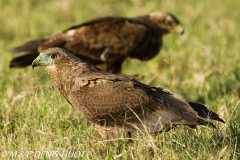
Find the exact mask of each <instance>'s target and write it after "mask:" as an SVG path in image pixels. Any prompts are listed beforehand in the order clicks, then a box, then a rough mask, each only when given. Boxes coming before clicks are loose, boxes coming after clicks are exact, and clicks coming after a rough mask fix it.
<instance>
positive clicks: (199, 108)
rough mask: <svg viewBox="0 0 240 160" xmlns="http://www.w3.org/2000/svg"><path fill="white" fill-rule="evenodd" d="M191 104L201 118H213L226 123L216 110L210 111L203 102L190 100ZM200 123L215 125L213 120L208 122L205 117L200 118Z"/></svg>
mask: <svg viewBox="0 0 240 160" xmlns="http://www.w3.org/2000/svg"><path fill="white" fill-rule="evenodd" d="M189 105H190V106H191V107H192V108H193V109H194V110H195V111H196V112H197V113H198V116H199V117H201V118H204V119H205V118H209V119H212V120H216V121H219V122H222V123H225V122H224V120H222V119H221V118H220V117H219V115H217V114H216V113H215V112H213V111H210V110H208V109H207V107H205V106H204V105H202V104H198V103H194V102H189ZM199 123H200V124H203V125H210V126H214V125H213V124H212V123H211V122H207V121H205V120H203V119H199Z"/></svg>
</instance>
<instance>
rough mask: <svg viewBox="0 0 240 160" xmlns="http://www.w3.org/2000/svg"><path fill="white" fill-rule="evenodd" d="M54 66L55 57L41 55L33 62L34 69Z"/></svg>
mask: <svg viewBox="0 0 240 160" xmlns="http://www.w3.org/2000/svg"><path fill="white" fill-rule="evenodd" d="M51 64H53V55H52V54H47V55H40V56H38V57H37V58H36V59H34V61H33V62H32V68H33V69H34V67H37V66H47V65H51Z"/></svg>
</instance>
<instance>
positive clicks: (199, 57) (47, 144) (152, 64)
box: [0, 0, 240, 160]
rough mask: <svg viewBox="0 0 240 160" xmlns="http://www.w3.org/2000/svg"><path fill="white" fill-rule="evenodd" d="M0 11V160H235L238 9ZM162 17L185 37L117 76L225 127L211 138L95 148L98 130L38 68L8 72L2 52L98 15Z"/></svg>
mask: <svg viewBox="0 0 240 160" xmlns="http://www.w3.org/2000/svg"><path fill="white" fill-rule="evenodd" d="M0 8H1V10H0V26H1V28H0V51H1V58H0V144H1V145H0V159H1V158H4V156H5V155H3V153H4V154H5V151H9V152H10V151H18V153H19V152H21V151H24V152H25V153H26V152H28V151H32V152H31V154H30V157H31V158H34V154H35V156H39V157H41V156H40V155H39V154H37V155H36V151H59V152H62V151H80V152H81V155H79V152H77V153H76V155H75V156H76V157H78V158H82V159H86V158H88V159H224V160H225V159H239V158H240V149H239V148H240V113H239V110H240V105H239V102H240V101H239V96H240V83H239V79H240V59H239V51H240V44H239V42H240V36H239V35H240V17H239V2H238V1H237V0H228V1H224V2H223V1H222V2H220V1H219V0H211V1H192V0H185V1H179V0H171V1H164V2H163V1H156V0H153V1H151V2H150V1H147V0H131V1H129V0H123V1H121V2H120V1H119V2H117V1H111V0H102V1H101V2H100V1H89V0H81V1H79V0H69V1H67V0H52V1H42V0H29V1H22V0H1V1H0ZM159 10H164V11H168V12H171V13H173V14H174V15H176V16H177V17H178V18H179V19H180V20H181V22H182V24H183V25H184V26H185V29H186V32H185V34H184V35H183V36H181V37H180V36H177V35H169V36H167V37H165V39H164V42H165V43H164V47H163V49H162V51H161V54H159V55H158V56H157V57H156V58H154V59H153V60H151V61H148V62H139V61H137V60H129V59H128V60H126V62H125V63H124V69H123V71H124V73H126V74H136V73H140V74H143V75H144V76H145V78H144V79H143V80H142V82H144V83H147V84H150V85H153V86H162V87H165V88H168V89H170V90H171V91H173V93H175V94H176V95H177V96H178V97H181V98H183V99H185V100H187V101H196V102H200V103H203V104H205V105H206V106H208V107H209V108H210V109H212V110H214V111H216V112H217V113H219V115H220V116H221V117H222V118H223V119H225V120H226V124H225V125H222V124H216V125H217V129H215V130H214V129H209V128H206V127H198V128H197V129H195V130H192V129H190V128H188V127H179V128H176V129H174V130H172V131H170V132H168V133H163V134H160V135H157V136H149V135H138V136H136V137H135V138H134V139H133V142H132V143H126V142H124V141H121V140H116V141H113V142H111V141H107V140H106V141H101V142H99V141H95V140H94V135H95V132H96V130H95V126H94V125H92V124H90V123H88V122H87V121H86V120H85V119H83V118H82V117H81V115H80V114H79V113H78V112H77V111H75V110H74V109H73V108H72V107H70V106H69V105H68V103H67V102H66V101H65V99H64V98H63V97H62V96H61V95H60V93H59V92H58V91H57V90H56V89H55V88H54V87H53V85H52V82H51V80H50V78H49V77H48V75H47V74H46V73H45V71H44V70H43V69H41V68H37V69H35V70H34V71H33V70H32V69H31V68H30V67H28V68H25V69H9V68H8V65H9V61H10V60H11V57H12V55H10V54H9V53H8V50H9V49H10V48H11V47H14V46H16V45H19V44H22V43H23V42H25V41H27V40H31V39H35V38H40V37H44V36H47V35H51V34H54V33H57V32H59V31H61V30H63V29H66V28H68V27H69V26H71V25H73V24H78V23H81V22H84V21H87V20H90V19H92V18H95V17H99V16H105V15H121V16H135V15H141V14H147V13H150V12H155V11H159ZM9 152H8V153H7V154H8V155H7V156H5V158H6V157H8V156H10V155H9V154H10V153H9ZM60 157H61V156H60ZM18 158H19V157H18ZM35 158H36V157H35ZM41 158H43V157H41ZM58 158H59V157H58ZM62 158H65V157H64V156H62ZM67 159H68V158H67ZM69 159H70V158H69Z"/></svg>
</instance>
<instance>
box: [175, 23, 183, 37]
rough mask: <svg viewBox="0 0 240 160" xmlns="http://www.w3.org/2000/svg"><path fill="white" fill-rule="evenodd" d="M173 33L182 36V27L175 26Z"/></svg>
mask: <svg viewBox="0 0 240 160" xmlns="http://www.w3.org/2000/svg"><path fill="white" fill-rule="evenodd" d="M173 32H174V33H177V34H180V35H182V34H183V33H184V28H183V27H182V25H177V26H176V27H174V29H173Z"/></svg>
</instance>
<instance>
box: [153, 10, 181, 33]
mask: <svg viewBox="0 0 240 160" xmlns="http://www.w3.org/2000/svg"><path fill="white" fill-rule="evenodd" d="M150 19H152V20H153V21H154V22H155V23H156V24H157V25H158V26H159V28H161V29H162V30H164V31H165V33H177V34H180V35H182V34H183V33H184V28H183V27H182V25H181V23H180V21H179V20H178V19H177V18H176V17H175V16H174V15H172V14H170V13H167V12H156V13H151V14H150Z"/></svg>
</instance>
